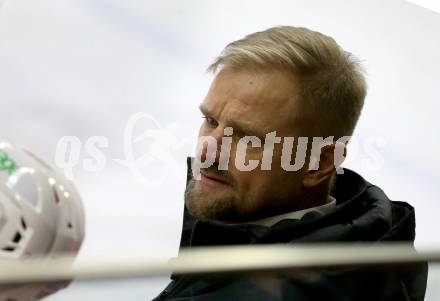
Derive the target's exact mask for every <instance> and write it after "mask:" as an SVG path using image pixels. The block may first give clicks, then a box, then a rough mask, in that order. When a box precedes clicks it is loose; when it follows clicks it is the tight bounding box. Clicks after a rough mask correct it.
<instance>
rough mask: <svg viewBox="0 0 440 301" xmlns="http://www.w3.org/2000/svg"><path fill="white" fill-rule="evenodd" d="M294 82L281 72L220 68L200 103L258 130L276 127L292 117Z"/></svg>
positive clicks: (207, 109) (205, 109) (219, 115)
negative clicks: (225, 69)
mask: <svg viewBox="0 0 440 301" xmlns="http://www.w3.org/2000/svg"><path fill="white" fill-rule="evenodd" d="M293 86H294V82H293V80H292V79H291V78H290V77H289V76H286V75H285V74H283V73H280V72H247V71H236V70H234V71H227V72H225V71H224V70H222V71H221V72H220V73H219V74H218V75H217V76H216V78H215V79H214V81H213V83H212V85H211V87H210V90H209V92H208V95H207V97H206V98H205V100H204V101H203V103H202V105H201V110H202V112H203V113H209V114H211V115H214V116H213V117H215V118H219V119H220V118H221V119H223V120H224V121H226V120H227V121H230V122H234V121H237V122H238V121H240V122H241V123H248V124H250V125H255V126H257V127H258V128H259V129H261V130H268V131H271V130H276V129H277V128H280V127H283V126H284V123H290V122H291V120H292V118H291V117H292V113H293V112H292V111H293V110H295V106H296V105H295V99H294V98H295V96H294V95H295V94H294V89H293Z"/></svg>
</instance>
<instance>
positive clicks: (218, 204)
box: [185, 179, 243, 222]
mask: <svg viewBox="0 0 440 301" xmlns="http://www.w3.org/2000/svg"><path fill="white" fill-rule="evenodd" d="M197 182H198V181H197V180H195V179H191V180H190V181H189V183H188V185H187V186H186V189H185V206H186V209H187V210H188V211H189V213H190V214H191V215H192V216H194V217H195V218H197V219H201V220H209V221H217V222H239V221H240V220H242V219H243V216H242V213H241V212H239V210H238V208H237V206H236V204H237V201H238V200H236V199H235V196H234V195H233V193H232V192H231V191H227V192H225V193H222V194H221V195H217V196H216V195H213V194H211V193H209V191H207V190H206V189H204V188H203V187H202V186H201V185H198V184H199V183H197Z"/></svg>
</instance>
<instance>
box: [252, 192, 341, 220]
mask: <svg viewBox="0 0 440 301" xmlns="http://www.w3.org/2000/svg"><path fill="white" fill-rule="evenodd" d="M335 206H336V199H335V198H334V197H331V196H328V202H327V203H326V204H324V205H321V206H316V207H311V208H306V209H303V210H298V211H292V212H288V213H283V214H279V215H275V216H270V217H266V218H263V219H259V220H256V221H253V222H249V224H254V225H260V226H266V227H270V226H273V225H275V224H276V223H278V222H279V221H282V220H284V219H301V218H302V217H303V216H304V215H305V214H306V213H309V212H312V211H315V212H318V213H320V214H321V215H326V214H327V213H329V212H330V211H331V210H333V208H335Z"/></svg>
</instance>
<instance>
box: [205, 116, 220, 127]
mask: <svg viewBox="0 0 440 301" xmlns="http://www.w3.org/2000/svg"><path fill="white" fill-rule="evenodd" d="M203 118H204V119H205V121H206V123H207V124H209V125H210V126H213V127H216V126H218V122H217V120H215V119H214V118H212V117H209V116H204V117H203Z"/></svg>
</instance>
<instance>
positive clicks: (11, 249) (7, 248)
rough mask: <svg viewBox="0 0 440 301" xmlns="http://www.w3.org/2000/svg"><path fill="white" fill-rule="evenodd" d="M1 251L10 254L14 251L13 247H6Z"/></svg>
mask: <svg viewBox="0 0 440 301" xmlns="http://www.w3.org/2000/svg"><path fill="white" fill-rule="evenodd" d="M2 250H3V251H8V252H12V251H14V250H15V247H11V246H8V247H4V248H3V249H2Z"/></svg>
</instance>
